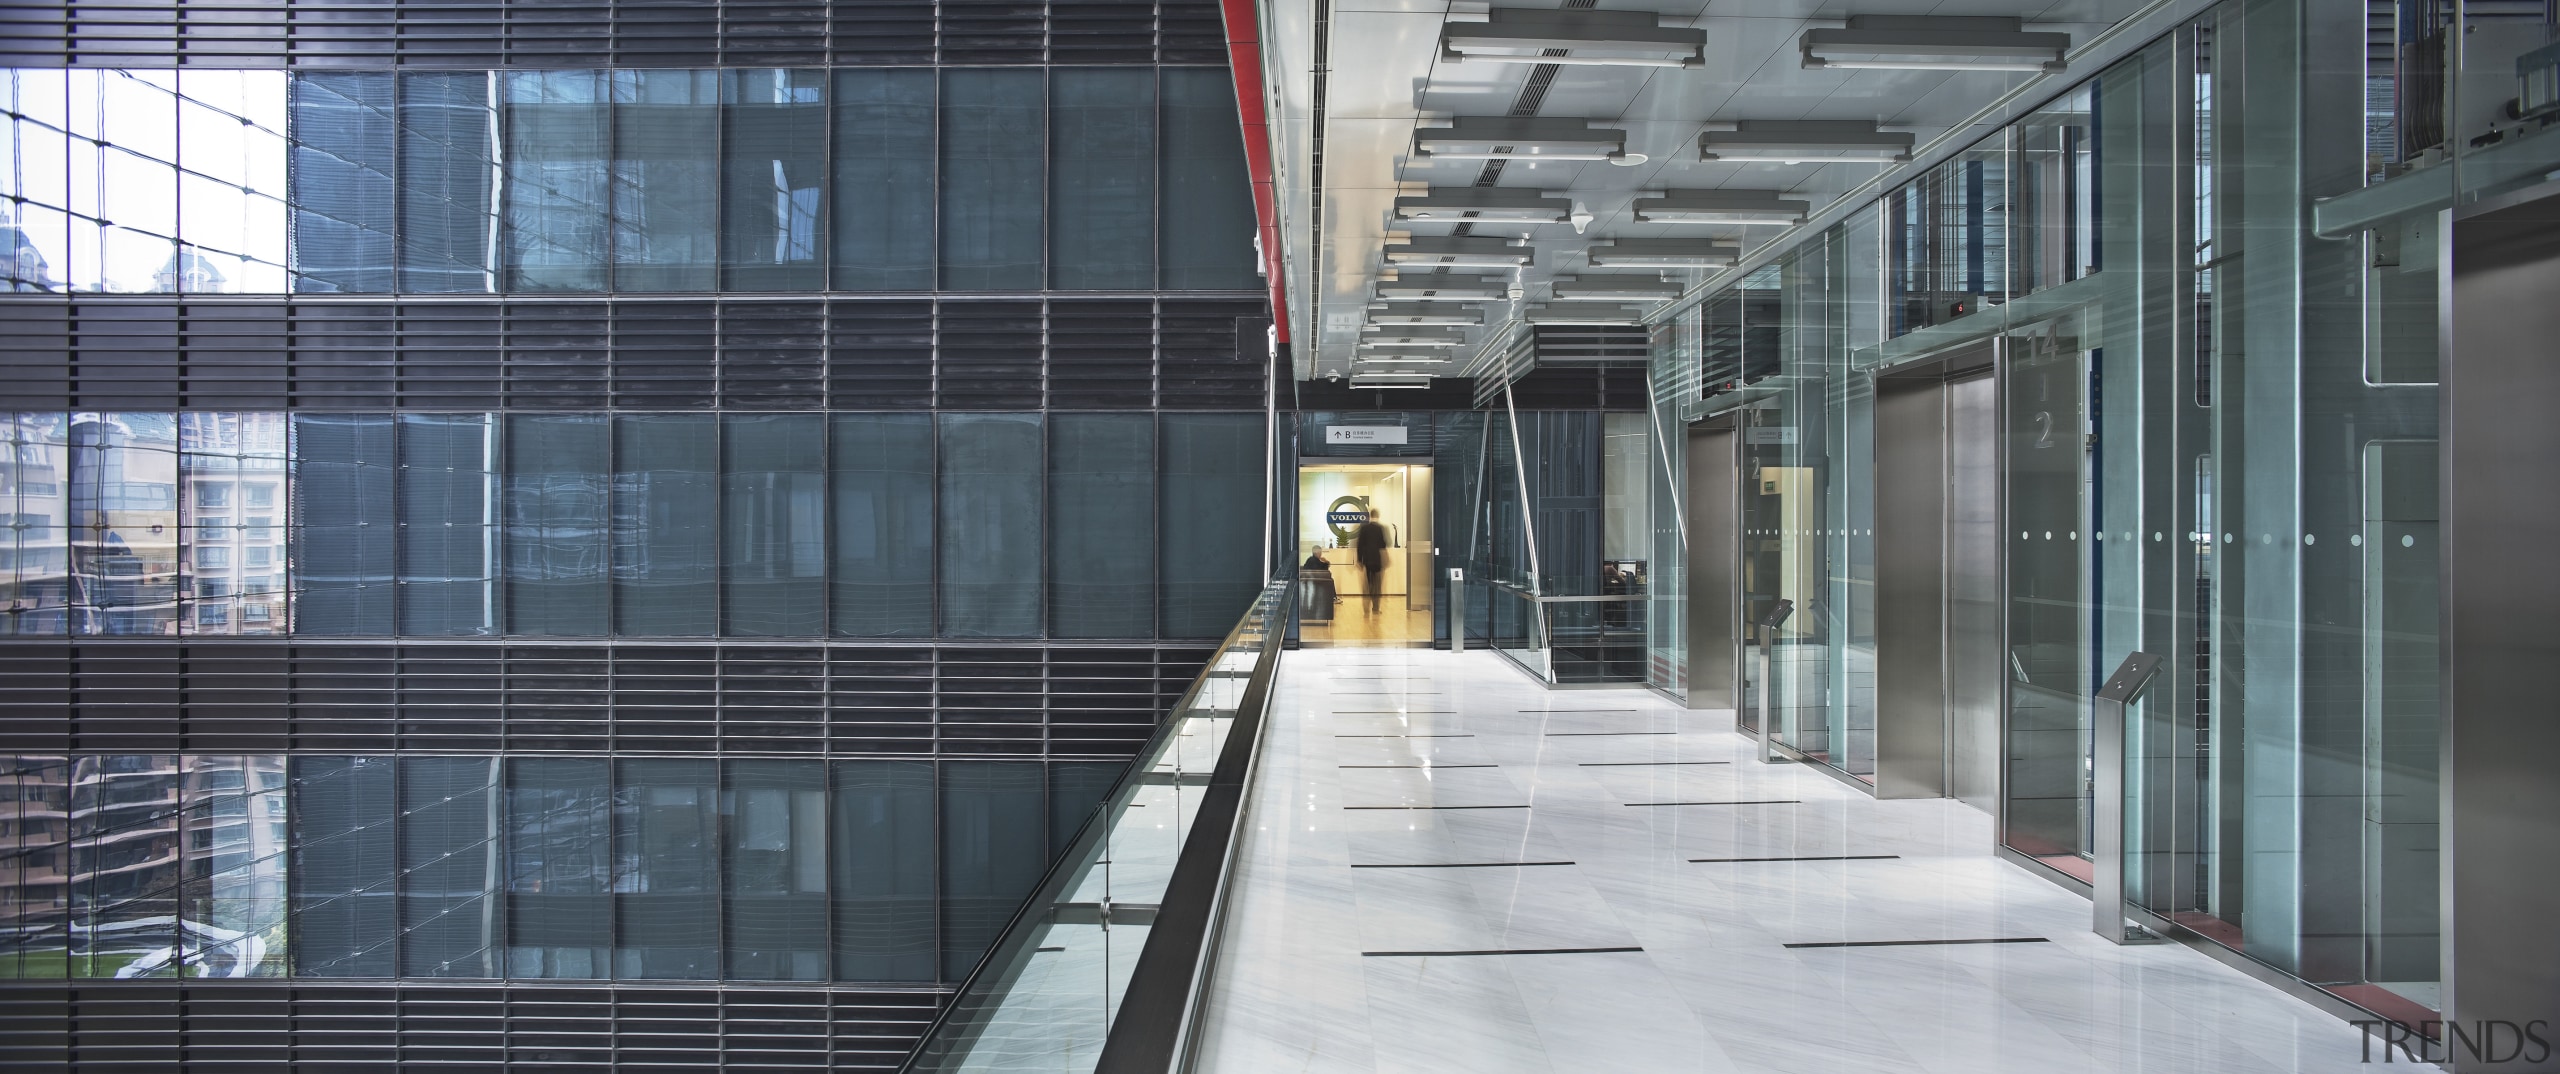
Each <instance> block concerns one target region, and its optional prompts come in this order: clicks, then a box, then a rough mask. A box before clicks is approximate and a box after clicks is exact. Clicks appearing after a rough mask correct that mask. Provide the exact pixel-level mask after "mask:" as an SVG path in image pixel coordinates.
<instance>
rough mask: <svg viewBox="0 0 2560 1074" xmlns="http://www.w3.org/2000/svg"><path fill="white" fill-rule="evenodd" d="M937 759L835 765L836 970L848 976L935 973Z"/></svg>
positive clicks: (924, 977) (927, 977)
mask: <svg viewBox="0 0 2560 1074" xmlns="http://www.w3.org/2000/svg"><path fill="white" fill-rule="evenodd" d="M933 767H934V766H933V764H932V762H929V761H837V762H835V763H834V765H833V769H834V775H835V787H834V792H833V793H834V806H835V816H834V829H833V830H832V831H830V832H829V833H828V837H829V839H830V845H831V846H832V847H834V853H835V858H834V861H833V863H832V864H831V865H830V866H829V868H830V870H831V881H832V883H831V885H830V886H829V888H828V897H829V899H830V901H831V904H832V905H831V908H830V909H831V913H832V914H833V916H834V923H835V975H836V979H837V980H843V981H931V980H933V979H935V975H936V967H937V965H938V961H937V952H938V950H939V933H938V929H937V924H938V920H939V919H938V918H937V916H936V913H935V901H934V893H935V887H936V884H937V878H936V870H935V863H936V860H937V858H936V851H935V848H936V846H937V843H936V830H935V822H934V817H935V812H936V799H935V797H934V785H933Z"/></svg>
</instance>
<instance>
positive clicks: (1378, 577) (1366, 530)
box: [1351, 507, 1387, 615]
mask: <svg viewBox="0 0 2560 1074" xmlns="http://www.w3.org/2000/svg"><path fill="white" fill-rule="evenodd" d="M1351 549H1352V553H1353V554H1354V555H1355V556H1357V557H1358V558H1359V560H1360V573H1361V574H1363V575H1365V576H1367V578H1368V584H1367V585H1365V586H1364V587H1362V590H1361V591H1362V592H1364V593H1367V594H1368V595H1369V614H1371V615H1376V614H1378V591H1379V590H1380V589H1383V588H1385V583H1386V579H1387V527H1385V526H1383V525H1381V524H1379V522H1378V511H1377V509H1376V508H1374V507H1373V508H1370V509H1369V520H1368V521H1366V522H1363V523H1361V524H1360V531H1359V532H1358V533H1356V534H1353V535H1352V538H1351Z"/></svg>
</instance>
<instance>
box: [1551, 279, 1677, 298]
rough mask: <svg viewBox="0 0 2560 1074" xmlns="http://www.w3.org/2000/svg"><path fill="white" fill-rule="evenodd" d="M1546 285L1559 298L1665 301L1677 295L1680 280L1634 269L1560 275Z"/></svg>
mask: <svg viewBox="0 0 2560 1074" xmlns="http://www.w3.org/2000/svg"><path fill="white" fill-rule="evenodd" d="M1547 289H1548V290H1549V291H1551V292H1553V293H1554V294H1555V296H1556V297H1557V298H1559V299H1576V298H1642V299H1650V300H1654V301H1668V300H1670V299H1674V298H1678V297H1680V292H1681V291H1682V290H1683V288H1682V286H1681V285H1680V284H1677V283H1674V282H1672V281H1670V280H1666V279H1663V278H1662V277H1660V276H1656V275H1651V274H1646V275H1637V274H1635V273H1606V272H1604V273H1601V274H1599V275H1596V276H1564V277H1558V278H1557V279H1556V281H1555V282H1554V283H1552V284H1549V285H1548V287H1547Z"/></svg>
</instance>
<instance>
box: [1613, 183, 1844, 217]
mask: <svg viewBox="0 0 2560 1074" xmlns="http://www.w3.org/2000/svg"><path fill="white" fill-rule="evenodd" d="M1812 209H1813V204H1812V203H1811V202H1804V201H1792V200H1789V199H1787V198H1784V197H1781V196H1779V194H1778V192H1777V191H1775V190H1670V191H1664V192H1663V194H1662V196H1660V197H1653V198H1637V199H1636V203H1635V213H1636V219H1638V220H1642V221H1644V222H1645V223H1648V224H1801V223H1804V216H1805V214H1806V213H1807V212H1810V211H1812Z"/></svg>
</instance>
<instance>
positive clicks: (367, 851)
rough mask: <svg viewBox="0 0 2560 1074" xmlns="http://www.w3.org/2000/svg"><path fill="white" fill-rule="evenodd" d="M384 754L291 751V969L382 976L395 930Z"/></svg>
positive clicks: (389, 969) (390, 805)
mask: <svg viewBox="0 0 2560 1074" xmlns="http://www.w3.org/2000/svg"><path fill="white" fill-rule="evenodd" d="M391 772H392V769H391V758H389V757H333V756H326V755H310V756H300V757H295V758H294V759H293V766H292V776H293V789H292V791H291V794H292V806H293V972H294V975H295V976H297V977H389V976H391V975H392V974H393V971H394V968H395V966H394V962H393V959H392V956H393V955H394V954H395V953H396V946H395V944H394V942H393V941H394V940H396V939H397V938H398V936H399V934H400V933H399V917H398V913H397V910H398V908H397V907H396V906H395V905H394V904H393V899H392V878H393V876H394V874H395V873H396V871H397V869H398V864H397V861H396V858H395V844H394V842H393V839H392V835H393V832H394V830H395V828H394V825H393V824H392V813H393V809H394V800H393V797H392V795H393V781H392V777H391Z"/></svg>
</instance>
